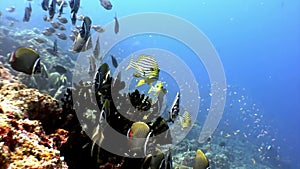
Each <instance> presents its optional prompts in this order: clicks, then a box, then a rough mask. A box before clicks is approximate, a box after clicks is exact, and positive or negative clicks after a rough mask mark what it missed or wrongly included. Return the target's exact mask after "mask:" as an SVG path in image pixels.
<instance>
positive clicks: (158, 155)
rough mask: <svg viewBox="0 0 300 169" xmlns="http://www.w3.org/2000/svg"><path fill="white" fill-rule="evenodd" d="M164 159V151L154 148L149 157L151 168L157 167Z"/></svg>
mask: <svg viewBox="0 0 300 169" xmlns="http://www.w3.org/2000/svg"><path fill="white" fill-rule="evenodd" d="M164 159H165V155H164V153H163V152H162V151H161V150H160V149H159V148H155V151H154V153H153V156H152V158H151V162H150V168H151V169H154V168H155V169H156V168H159V167H160V165H161V164H162V162H163V160H164Z"/></svg>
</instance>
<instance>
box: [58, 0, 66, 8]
mask: <svg viewBox="0 0 300 169" xmlns="http://www.w3.org/2000/svg"><path fill="white" fill-rule="evenodd" d="M56 2H57V4H58V5H59V6H60V5H61V4H62V5H63V6H64V7H67V6H68V2H67V1H66V0H56Z"/></svg>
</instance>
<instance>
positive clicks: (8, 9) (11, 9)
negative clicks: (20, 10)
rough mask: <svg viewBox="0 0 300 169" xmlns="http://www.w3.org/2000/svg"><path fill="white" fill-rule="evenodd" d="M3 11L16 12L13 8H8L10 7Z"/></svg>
mask: <svg viewBox="0 0 300 169" xmlns="http://www.w3.org/2000/svg"><path fill="white" fill-rule="evenodd" d="M5 10H6V11H7V12H14V11H15V10H16V7H15V6H10V7H7V8H5Z"/></svg>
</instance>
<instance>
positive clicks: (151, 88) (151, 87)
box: [148, 85, 153, 94]
mask: <svg viewBox="0 0 300 169" xmlns="http://www.w3.org/2000/svg"><path fill="white" fill-rule="evenodd" d="M152 91H153V86H152V85H151V86H150V89H149V90H148V94H150V93H151V92H152Z"/></svg>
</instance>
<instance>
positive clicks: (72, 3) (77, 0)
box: [69, 0, 80, 13]
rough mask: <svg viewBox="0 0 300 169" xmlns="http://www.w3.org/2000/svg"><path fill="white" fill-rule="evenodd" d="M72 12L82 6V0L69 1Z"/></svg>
mask: <svg viewBox="0 0 300 169" xmlns="http://www.w3.org/2000/svg"><path fill="white" fill-rule="evenodd" d="M69 4H70V8H71V13H72V12H75V13H77V12H78V10H79V7H80V0H70V1H69Z"/></svg>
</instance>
